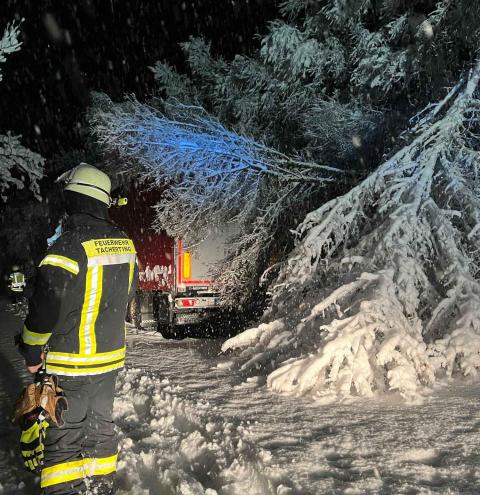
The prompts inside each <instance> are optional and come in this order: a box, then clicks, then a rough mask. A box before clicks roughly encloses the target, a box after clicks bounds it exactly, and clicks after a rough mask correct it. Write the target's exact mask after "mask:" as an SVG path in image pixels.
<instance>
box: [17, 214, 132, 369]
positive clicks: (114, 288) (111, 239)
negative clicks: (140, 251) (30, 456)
mask: <svg viewBox="0 0 480 495" xmlns="http://www.w3.org/2000/svg"><path fill="white" fill-rule="evenodd" d="M137 278H138V267H137V261H136V252H135V247H134V245H133V242H132V241H131V240H130V239H128V238H127V236H126V235H125V234H124V233H123V232H122V231H121V230H120V229H119V228H118V227H117V226H116V225H114V224H113V223H111V222H110V221H109V220H108V219H102V218H96V217H93V216H91V215H88V214H74V215H72V216H71V217H69V219H68V220H67V223H66V226H65V232H64V233H63V234H62V235H61V236H60V237H59V239H58V240H57V241H56V242H55V243H54V244H53V245H52V246H51V247H50V248H49V250H48V251H47V254H46V256H45V257H44V258H43V260H42V261H41V262H40V265H39V270H38V275H37V280H36V283H35V291H34V294H33V297H32V298H31V300H30V304H29V313H28V316H27V318H26V320H25V326H24V328H23V332H22V338H21V344H20V352H21V353H22V354H23V355H24V357H25V360H26V363H27V365H28V366H35V365H36V364H39V363H40V362H41V358H40V355H41V352H42V349H43V346H45V345H46V344H48V352H47V354H46V371H47V373H52V374H56V375H64V376H88V375H98V374H101V373H107V372H109V371H113V370H116V369H119V368H121V367H123V365H124V361H125V314H126V309H127V304H128V302H129V299H130V298H131V296H133V294H134V293H135V290H136V287H137Z"/></svg>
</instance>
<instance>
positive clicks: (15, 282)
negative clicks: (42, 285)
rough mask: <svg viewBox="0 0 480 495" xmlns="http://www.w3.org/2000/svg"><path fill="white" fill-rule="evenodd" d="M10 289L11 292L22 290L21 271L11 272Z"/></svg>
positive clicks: (23, 285)
mask: <svg viewBox="0 0 480 495" xmlns="http://www.w3.org/2000/svg"><path fill="white" fill-rule="evenodd" d="M9 281H10V290H11V291H13V292H23V289H25V286H26V285H27V284H26V283H25V275H24V274H23V273H21V272H13V273H12V274H11V275H10V277H9Z"/></svg>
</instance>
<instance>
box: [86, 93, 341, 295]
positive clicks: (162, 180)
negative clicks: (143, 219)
mask: <svg viewBox="0 0 480 495" xmlns="http://www.w3.org/2000/svg"><path fill="white" fill-rule="evenodd" d="M159 106H160V104H159V103H158V102H157V105H156V107H157V108H155V107H153V106H149V105H146V104H142V103H139V102H138V101H136V100H133V99H132V100H130V101H127V102H124V103H121V104H114V103H112V102H111V101H110V100H109V99H108V98H107V97H105V96H104V95H103V96H102V95H97V97H96V98H95V104H94V106H93V108H92V111H91V112H90V121H91V123H92V126H93V129H94V131H95V135H96V137H97V139H98V142H99V143H100V145H101V146H102V147H103V149H104V150H106V151H107V152H110V153H114V154H115V155H116V156H118V157H119V158H120V160H119V163H121V165H120V166H121V167H123V169H122V170H121V172H123V173H125V174H128V175H130V176H132V173H134V172H136V175H137V178H140V179H141V180H143V181H145V183H146V184H147V185H148V186H147V187H150V186H158V187H160V188H164V186H165V185H169V186H170V187H167V188H165V191H164V193H163V195H162V199H161V201H160V203H159V204H158V205H157V206H156V207H157V218H156V223H155V225H154V227H157V228H158V229H164V230H166V231H167V232H168V233H169V234H170V235H171V236H173V237H175V238H182V239H184V240H185V241H187V242H188V243H189V244H190V245H195V243H198V242H200V241H201V240H203V239H204V238H205V237H207V236H208V234H209V233H210V232H211V230H212V228H215V227H216V226H218V225H228V224H232V225H233V226H232V230H233V232H235V234H234V239H232V242H231V243H229V247H228V252H227V256H226V258H225V259H224V260H223V262H222V263H221V265H220V266H216V267H212V270H213V273H214V275H216V278H217V279H218V280H219V281H220V282H222V284H221V286H222V287H223V288H224V296H225V297H226V298H229V299H230V301H233V300H234V299H235V300H237V301H238V300H242V299H244V296H245V294H248V293H249V290H247V289H250V290H254V288H255V285H256V281H257V280H258V275H259V274H258V273H257V271H258V267H259V260H261V259H262V258H265V257H266V256H267V255H268V253H267V251H268V248H269V247H270V246H271V245H272V242H274V241H276V239H274V232H275V230H276V229H277V228H278V225H279V224H281V222H282V217H284V216H286V215H287V214H290V213H291V212H292V210H293V209H294V206H295V204H296V203H297V202H299V201H302V200H303V199H305V200H307V199H308V197H309V196H310V195H312V194H313V192H314V191H315V190H316V189H319V188H321V187H322V186H323V185H324V184H326V183H327V182H329V181H332V180H333V177H334V176H335V175H337V176H338V171H337V170H335V169H333V168H331V167H326V166H321V165H317V164H316V163H312V162H306V161H304V160H302V159H300V158H295V157H289V156H286V155H285V154H283V153H280V152H279V151H277V150H275V149H272V148H269V147H267V146H265V145H264V144H261V143H259V142H256V141H254V140H253V139H251V138H248V137H246V136H242V135H239V134H237V133H234V132H231V131H229V130H228V129H226V128H225V127H224V126H222V124H220V122H218V120H216V119H215V118H213V117H211V116H210V115H209V114H207V113H206V112H205V110H204V109H202V108H200V107H193V106H186V105H183V104H179V103H178V102H177V103H170V104H164V105H163V111H162V112H160V111H159V110H158V107H159ZM116 171H117V172H118V166H117V170H116ZM220 274H221V275H220Z"/></svg>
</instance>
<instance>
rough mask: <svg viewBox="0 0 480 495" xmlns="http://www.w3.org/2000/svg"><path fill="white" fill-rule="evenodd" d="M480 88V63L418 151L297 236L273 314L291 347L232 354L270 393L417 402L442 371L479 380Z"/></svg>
mask: <svg viewBox="0 0 480 495" xmlns="http://www.w3.org/2000/svg"><path fill="white" fill-rule="evenodd" d="M479 81H480V63H478V64H477V65H476V66H475V67H474V68H473V69H472V70H471V72H470V74H469V75H468V78H466V81H465V82H464V83H463V84H461V85H460V86H459V87H456V88H454V90H452V91H451V92H450V93H449V95H448V97H447V98H446V99H445V100H443V101H441V102H440V103H439V104H438V107H435V108H433V109H430V115H428V116H427V117H422V118H420V119H419V120H418V123H417V124H416V126H415V128H414V129H413V131H412V132H411V135H412V134H413V136H412V138H411V142H410V144H408V145H406V146H405V147H404V148H402V149H400V150H399V151H398V152H397V153H395V154H394V155H393V156H392V157H391V158H390V159H389V160H387V161H386V162H385V163H384V164H382V165H381V166H380V167H379V168H378V169H377V170H376V171H375V172H374V173H372V174H371V175H370V176H369V177H368V178H366V179H365V180H364V181H363V182H362V183H360V184H359V185H358V186H356V187H355V188H353V189H352V190H351V191H350V192H349V193H347V194H346V195H344V196H342V197H339V198H337V199H335V200H333V201H330V202H328V203H326V204H325V205H323V206H322V207H320V208H319V209H317V210H316V211H314V212H312V213H310V214H309V215H307V217H306V219H305V220H304V221H303V222H302V224H301V225H300V226H299V227H298V229H297V233H298V237H299V244H298V246H297V248H296V250H295V251H294V252H293V253H292V255H291V256H290V258H289V260H288V263H287V264H286V265H285V267H284V268H283V270H282V271H281V273H280V276H279V278H278V280H277V281H276V282H275V284H274V287H273V291H274V301H273V306H272V308H271V309H270V310H269V311H268V312H267V314H266V315H265V318H266V319H267V318H268V319H273V320H275V321H278V320H282V321H287V320H288V326H287V328H288V327H290V328H291V329H292V330H291V331H290V332H289V331H286V330H285V328H286V326H285V325H284V326H282V329H281V330H279V331H278V332H271V333H270V335H269V337H268V341H270V342H277V343H281V342H283V343H286V344H285V345H283V346H282V345H281V344H279V345H276V349H275V348H274V346H272V345H266V342H265V339H264V340H263V341H262V332H259V333H258V336H257V337H258V338H256V339H254V340H253V341H252V340H251V339H250V340H248V345H243V346H242V344H241V342H242V336H241V335H240V336H239V337H238V338H237V340H236V341H235V342H234V345H232V343H229V342H227V343H226V344H225V346H224V348H225V350H227V349H231V348H235V347H244V349H243V350H242V356H244V358H243V359H242V358H240V362H242V363H245V360H246V357H245V356H247V357H248V360H249V361H250V360H251V355H252V354H254V355H255V363H256V366H267V368H268V369H269V370H271V371H272V370H273V371H272V372H271V374H270V375H269V378H268V384H269V385H270V386H271V387H272V388H274V389H275V390H279V391H282V392H288V393H298V394H301V393H307V392H308V393H314V394H316V395H317V396H320V397H322V398H324V399H325V398H329V399H332V398H338V397H348V396H351V395H362V396H370V395H372V394H373V393H383V392H386V391H398V392H400V394H401V395H402V396H403V397H405V398H407V399H409V400H412V399H413V398H415V397H416V396H418V394H419V393H421V391H422V390H423V389H424V387H425V386H426V385H429V384H431V383H433V380H434V373H436V374H437V375H441V374H442V373H443V374H445V373H446V374H448V375H450V374H452V373H454V372H456V371H459V372H461V373H462V374H465V375H476V374H477V370H478V368H480V309H479V308H480V299H479V298H480V283H479V278H478V276H479V273H480V265H479V254H478V253H479V248H480V245H479V242H480V231H479V229H478V225H479V215H480V195H479V191H480V189H479V186H480V184H479V175H478V163H480V134H479V131H480V127H479V125H478V120H477V117H476V114H477V112H478V105H479V103H480V100H479V98H478V96H479ZM239 342H240V344H239ZM267 344H268V342H267ZM266 348H269V350H268V352H267V351H266V350H265V349H266ZM288 358H290V359H289V360H288ZM286 359H287V361H285V360H286Z"/></svg>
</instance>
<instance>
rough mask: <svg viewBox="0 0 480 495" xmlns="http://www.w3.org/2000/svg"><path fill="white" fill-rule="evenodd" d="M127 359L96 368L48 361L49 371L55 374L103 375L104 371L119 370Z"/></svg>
mask: <svg viewBox="0 0 480 495" xmlns="http://www.w3.org/2000/svg"><path fill="white" fill-rule="evenodd" d="M124 365H125V360H123V359H122V361H120V362H118V363H115V364H111V365H108V366H101V367H95V368H64V367H62V366H56V365H55V364H50V363H48V362H47V373H53V374H55V375H62V376H88V375H101V374H102V373H108V372H109V371H114V370H118V369H120V368H123V366H124Z"/></svg>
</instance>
